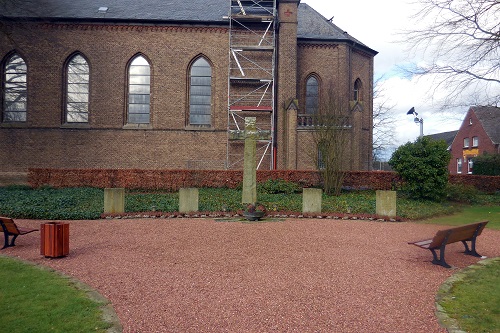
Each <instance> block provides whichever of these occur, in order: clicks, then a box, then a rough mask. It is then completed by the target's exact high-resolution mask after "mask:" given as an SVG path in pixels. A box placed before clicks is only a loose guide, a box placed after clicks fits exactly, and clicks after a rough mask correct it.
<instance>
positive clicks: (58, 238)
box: [40, 222, 69, 258]
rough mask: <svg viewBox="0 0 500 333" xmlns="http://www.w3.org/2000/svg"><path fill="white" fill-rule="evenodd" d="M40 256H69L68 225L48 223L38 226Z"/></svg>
mask: <svg viewBox="0 0 500 333" xmlns="http://www.w3.org/2000/svg"><path fill="white" fill-rule="evenodd" d="M40 237H41V240H40V254H41V255H43V256H45V257H51V258H57V257H64V256H67V255H68V254H69V223H64V222H48V223H42V224H41V225H40Z"/></svg>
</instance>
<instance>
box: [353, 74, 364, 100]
mask: <svg viewBox="0 0 500 333" xmlns="http://www.w3.org/2000/svg"><path fill="white" fill-rule="evenodd" d="M362 89H363V82H361V79H360V78H357V79H356V80H355V81H354V85H353V96H352V97H353V101H356V102H359V101H361V91H362Z"/></svg>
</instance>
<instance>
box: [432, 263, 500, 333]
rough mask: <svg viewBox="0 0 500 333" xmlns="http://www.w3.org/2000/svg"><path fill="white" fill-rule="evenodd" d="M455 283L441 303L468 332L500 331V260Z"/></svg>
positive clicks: (467, 273) (466, 274)
mask: <svg viewBox="0 0 500 333" xmlns="http://www.w3.org/2000/svg"><path fill="white" fill-rule="evenodd" d="M464 275H465V277H464V278H463V279H462V280H461V281H456V282H454V283H453V285H452V287H451V289H450V291H449V292H448V294H446V296H444V297H443V298H442V299H441V300H440V301H439V304H440V305H441V306H442V307H443V309H444V310H445V311H446V313H447V315H448V316H449V317H451V318H453V319H455V320H456V321H457V322H458V325H459V327H460V329H461V330H462V331H466V332H468V333H499V332H500V260H499V259H498V258H497V259H496V260H494V261H493V262H491V263H489V264H488V265H484V266H483V265H477V266H473V268H468V269H466V270H465V272H464Z"/></svg>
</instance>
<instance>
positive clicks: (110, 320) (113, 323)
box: [0, 254, 123, 333]
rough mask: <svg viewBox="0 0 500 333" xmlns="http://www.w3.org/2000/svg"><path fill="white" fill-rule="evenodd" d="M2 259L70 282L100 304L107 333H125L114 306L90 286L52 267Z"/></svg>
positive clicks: (6, 256) (0, 255) (2, 255)
mask: <svg viewBox="0 0 500 333" xmlns="http://www.w3.org/2000/svg"><path fill="white" fill-rule="evenodd" d="M0 257H5V258H10V259H13V260H17V261H20V262H23V263H25V264H28V265H31V266H36V267H38V268H39V269H42V270H45V271H49V272H52V273H54V274H57V275H59V276H61V277H62V278H64V279H67V280H68V281H70V282H71V285H72V286H74V287H75V288H76V289H78V290H81V291H83V292H84V293H85V294H86V295H87V297H88V298H89V299H91V300H92V301H94V302H96V303H97V304H99V308H100V309H101V311H102V319H103V321H104V322H105V323H107V324H109V325H110V327H109V328H108V329H107V330H106V332H107V333H122V332H123V326H122V324H121V323H120V320H119V318H118V315H117V314H116V312H115V309H114V308H113V305H112V304H111V302H110V301H109V300H108V299H107V298H106V297H104V296H103V295H101V294H100V293H99V292H98V291H97V290H95V289H93V288H91V287H90V286H89V285H88V284H85V283H83V282H81V281H80V280H78V279H76V278H74V277H72V276H69V275H66V274H64V273H62V272H60V271H57V270H55V269H52V268H50V267H47V266H44V265H42V264H37V263H33V262H31V261H26V260H22V259H20V258H17V257H11V256H8V255H4V254H0Z"/></svg>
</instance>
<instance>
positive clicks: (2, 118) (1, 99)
mask: <svg viewBox="0 0 500 333" xmlns="http://www.w3.org/2000/svg"><path fill="white" fill-rule="evenodd" d="M13 58H18V59H20V60H21V62H22V63H21V64H20V65H17V66H15V65H14V66H15V70H14V71H13V72H10V70H9V69H8V68H7V67H8V65H9V64H10V63H11V62H12V59H13ZM18 67H24V71H22V72H18V71H17V69H18ZM0 69H1V76H2V77H1V85H2V88H3V93H2V94H1V96H0V103H1V114H0V122H1V123H3V124H24V123H26V122H27V120H28V64H27V62H26V60H25V59H24V57H23V56H21V54H19V53H18V52H11V53H9V54H8V55H7V56H6V57H5V58H4V61H2V63H1V68H0ZM18 73H20V74H21V75H22V76H23V77H24V80H23V81H12V82H7V80H8V79H7V76H8V75H9V74H10V75H12V74H18ZM10 83H14V84H13V85H14V86H13V87H8V85H9V84H10ZM16 84H17V85H18V86H16ZM20 85H22V90H21V89H20V87H19V86H20ZM11 90H12V91H11ZM8 94H11V95H13V96H15V95H19V96H18V97H16V99H17V98H22V97H24V101H21V102H16V101H15V100H14V101H12V102H11V103H12V104H14V103H18V104H19V103H22V104H24V109H23V110H11V111H8V110H7V108H8V106H7V99H8V98H7V95H8ZM22 95H24V96H22ZM7 113H12V114H13V115H14V114H17V115H21V116H20V118H19V119H15V118H17V117H13V119H7V117H6V114H7Z"/></svg>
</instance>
